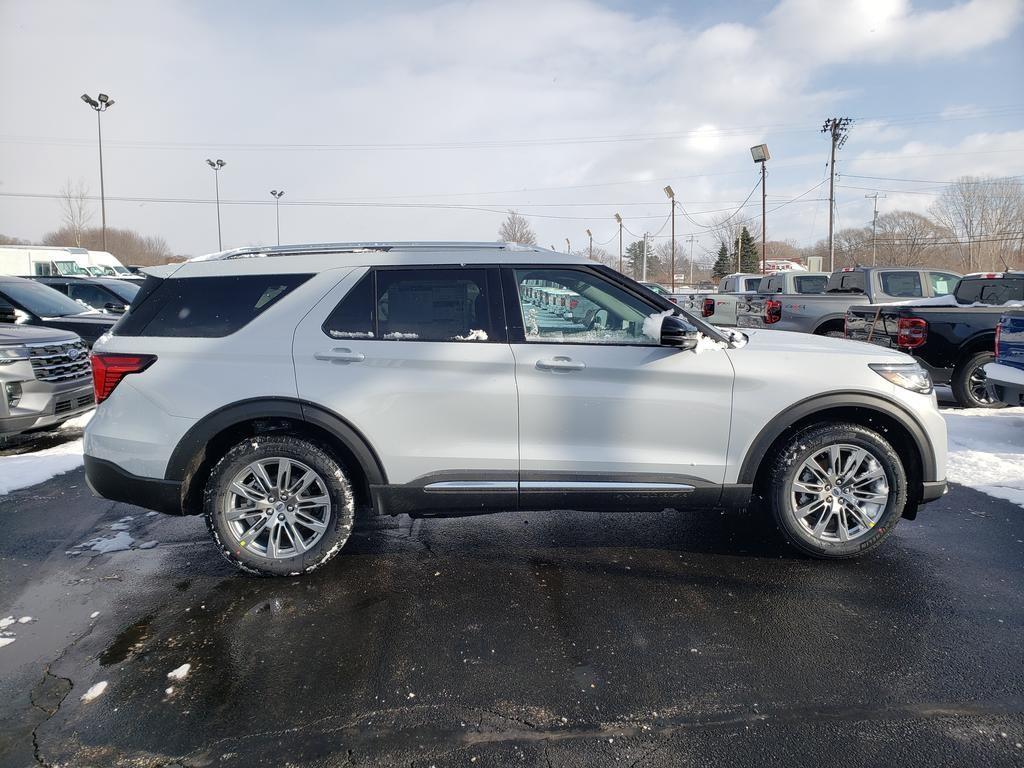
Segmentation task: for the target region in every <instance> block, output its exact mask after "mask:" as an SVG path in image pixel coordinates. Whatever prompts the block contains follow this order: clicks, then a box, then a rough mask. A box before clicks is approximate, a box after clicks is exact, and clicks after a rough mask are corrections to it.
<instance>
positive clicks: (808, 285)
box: [793, 275, 828, 293]
mask: <svg viewBox="0 0 1024 768" xmlns="http://www.w3.org/2000/svg"><path fill="white" fill-rule="evenodd" d="M827 284H828V278H827V277H825V275H807V276H806V277H805V276H801V277H794V278H793V287H794V288H795V289H796V292H797V293H821V292H822V291H824V290H825V286H826V285H827Z"/></svg>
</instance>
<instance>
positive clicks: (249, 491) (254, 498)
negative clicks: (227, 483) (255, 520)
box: [230, 480, 267, 503]
mask: <svg viewBox="0 0 1024 768" xmlns="http://www.w3.org/2000/svg"><path fill="white" fill-rule="evenodd" d="M230 491H231V492H232V493H234V494H237V495H239V496H241V497H242V498H244V499H247V500H248V501H251V502H254V503H258V502H261V501H266V500H267V495H266V494H265V493H264V492H263V491H262V490H260V489H258V488H250V487H249V486H248V485H242V484H241V483H240V482H238V481H237V480H235V482H233V483H232V484H231V488H230Z"/></svg>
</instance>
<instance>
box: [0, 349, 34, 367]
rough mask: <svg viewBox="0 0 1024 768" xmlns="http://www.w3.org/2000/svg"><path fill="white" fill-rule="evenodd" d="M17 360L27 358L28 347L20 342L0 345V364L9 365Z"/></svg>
mask: <svg viewBox="0 0 1024 768" xmlns="http://www.w3.org/2000/svg"><path fill="white" fill-rule="evenodd" d="M19 360H28V347H26V346H24V345H22V344H15V345H12V346H10V347H0V365H10V364H11V363H16V362H18V361H19Z"/></svg>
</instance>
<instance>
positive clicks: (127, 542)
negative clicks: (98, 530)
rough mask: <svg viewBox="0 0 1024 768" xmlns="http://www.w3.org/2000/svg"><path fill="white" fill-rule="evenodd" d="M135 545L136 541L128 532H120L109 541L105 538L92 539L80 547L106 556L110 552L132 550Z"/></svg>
mask: <svg viewBox="0 0 1024 768" xmlns="http://www.w3.org/2000/svg"><path fill="white" fill-rule="evenodd" d="M133 543H135V539H133V538H132V537H131V535H129V534H128V532H127V531H118V532H117V533H116V534H114V536H112V537H111V538H109V539H104V538H103V537H101V536H98V537H96V538H95V539H90V540H89V541H86V542H83V543H81V544H79V545H78V546H79V548H80V549H89V550H92V551H93V552H98V553H99V554H101V555H105V554H108V553H110V552H122V551H124V550H126V549H131V548H132V544H133Z"/></svg>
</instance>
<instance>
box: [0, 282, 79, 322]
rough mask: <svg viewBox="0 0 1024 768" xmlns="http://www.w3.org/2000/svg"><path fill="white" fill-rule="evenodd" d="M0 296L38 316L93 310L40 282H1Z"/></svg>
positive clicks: (63, 314) (71, 313) (58, 315)
mask: <svg viewBox="0 0 1024 768" xmlns="http://www.w3.org/2000/svg"><path fill="white" fill-rule="evenodd" d="M0 296H4V297H6V298H7V299H8V300H9V301H11V302H12V303H13V304H19V305H20V306H22V307H23V308H24V309H26V310H28V311H29V312H31V313H32V314H33V315H36V316H38V317H64V316H66V315H81V314H84V313H85V312H89V311H91V310H90V309H89V308H88V307H83V306H82V305H81V304H79V303H78V302H77V301H72V300H71V299H69V298H68V297H67V296H65V295H64V294H63V293H61V292H60V291H58V290H55V289H53V288H50V287H49V286H47V285H41V284H39V283H33V282H24V283H0Z"/></svg>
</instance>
